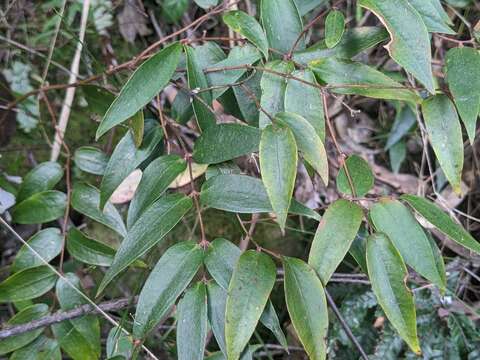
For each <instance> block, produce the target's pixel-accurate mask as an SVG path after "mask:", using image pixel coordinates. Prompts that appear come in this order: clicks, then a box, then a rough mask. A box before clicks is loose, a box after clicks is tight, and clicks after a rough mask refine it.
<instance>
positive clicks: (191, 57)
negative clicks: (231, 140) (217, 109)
mask: <svg viewBox="0 0 480 360" xmlns="http://www.w3.org/2000/svg"><path fill="white" fill-rule="evenodd" d="M185 55H186V58H187V77H188V86H189V88H190V89H191V90H193V91H195V90H197V91H198V90H199V89H205V88H207V87H208V83H207V78H206V76H205V74H204V73H203V69H202V67H201V66H200V64H199V60H198V59H197V56H198V55H197V53H196V51H195V50H194V49H193V48H191V47H189V46H185ZM192 99H193V111H194V113H195V118H196V119H197V124H198V126H199V128H200V129H201V130H205V129H206V128H207V127H209V126H212V125H215V123H216V119H215V115H214V114H213V113H212V112H211V111H210V109H209V108H208V107H211V106H212V94H211V92H210V91H202V92H201V93H197V94H196V95H195V96H193V97H192Z"/></svg>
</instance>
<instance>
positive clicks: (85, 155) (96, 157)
mask: <svg viewBox="0 0 480 360" xmlns="http://www.w3.org/2000/svg"><path fill="white" fill-rule="evenodd" d="M73 161H75V165H77V167H78V168H79V169H80V170H82V171H85V172H87V173H90V174H94V175H103V174H104V172H105V168H106V167H107V164H108V156H107V155H106V154H105V153H104V152H103V151H102V150H100V149H97V148H96V147H93V146H82V147H80V148H78V149H77V150H76V151H75V155H74V156H73Z"/></svg>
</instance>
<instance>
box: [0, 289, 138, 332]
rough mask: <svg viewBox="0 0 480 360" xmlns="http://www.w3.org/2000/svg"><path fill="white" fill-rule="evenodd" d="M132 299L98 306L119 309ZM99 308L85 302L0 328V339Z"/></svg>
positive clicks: (76, 316)
mask: <svg viewBox="0 0 480 360" xmlns="http://www.w3.org/2000/svg"><path fill="white" fill-rule="evenodd" d="M130 301H131V299H130V298H122V299H115V300H110V301H105V302H102V303H100V304H98V308H99V309H100V310H103V311H117V310H121V309H124V308H126V307H128V306H129V304H130ZM136 302H137V298H134V300H133V303H134V304H136ZM98 308H95V307H93V306H92V305H90V304H85V305H82V306H79V307H76V308H74V309H72V310H68V311H61V310H60V311H57V312H56V313H54V314H52V315H48V316H45V317H43V318H41V319H38V320H33V321H30V322H28V323H25V324H20V325H15V326H10V327H7V328H5V329H3V330H0V339H5V338H8V337H10V336H14V335H19V334H23V333H25V332H27V331H32V330H35V329H39V328H42V327H45V326H49V325H52V324H57V323H60V322H62V321H66V320H71V319H75V318H78V317H80V316H84V315H93V314H98V313H100V311H99V309H98Z"/></svg>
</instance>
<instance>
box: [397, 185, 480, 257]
mask: <svg viewBox="0 0 480 360" xmlns="http://www.w3.org/2000/svg"><path fill="white" fill-rule="evenodd" d="M401 199H402V200H405V201H406V202H407V203H408V205H410V206H411V207H412V208H414V209H415V211H417V212H418V213H419V214H420V215H421V216H422V217H423V218H425V219H426V220H427V221H428V222H429V223H430V224H432V225H433V226H435V227H436V228H437V229H438V230H440V231H441V232H442V233H444V234H445V235H447V236H448V237H449V238H450V239H452V240H453V241H455V242H457V243H458V244H460V245H462V246H464V247H466V248H467V249H470V250H472V251H474V252H476V253H477V254H480V243H479V242H478V241H477V240H475V239H474V238H473V236H472V235H470V233H469V232H468V231H467V230H465V229H464V228H463V226H461V225H460V224H458V223H457V222H455V221H454V220H453V219H452V218H451V217H450V216H448V215H447V214H446V213H445V212H443V211H442V210H441V209H440V208H439V207H438V206H437V205H435V204H434V203H432V202H431V201H429V200H427V199H425V198H423V197H420V196H415V195H408V194H405V195H402V196H401Z"/></svg>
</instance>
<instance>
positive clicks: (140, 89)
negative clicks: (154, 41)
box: [96, 42, 182, 140]
mask: <svg viewBox="0 0 480 360" xmlns="http://www.w3.org/2000/svg"><path fill="white" fill-rule="evenodd" d="M181 52H182V46H181V44H180V43H178V42H176V43H173V44H172V45H169V46H167V47H166V48H164V49H163V50H161V51H159V52H158V53H157V54H155V55H154V56H152V57H151V58H150V59H148V60H147V61H145V62H144V63H143V64H142V65H141V66H139V67H138V69H137V70H136V71H135V72H134V73H133V74H132V76H131V77H130V79H128V81H127V83H126V84H125V85H124V87H123V88H122V90H121V91H120V94H119V95H118V96H117V97H116V98H115V100H114V101H113V103H112V105H110V107H109V108H108V110H107V113H106V114H105V116H104V117H103V119H102V122H101V123H100V125H99V126H98V129H97V134H96V138H97V140H98V138H100V137H101V136H102V135H103V134H105V133H106V132H107V131H108V130H110V129H111V128H113V127H114V126H116V125H118V124H120V123H122V122H124V121H125V120H127V119H129V118H130V117H132V116H133V115H135V114H136V113H137V112H138V111H139V110H141V109H142V108H143V107H144V106H145V105H147V104H148V103H149V102H150V100H152V99H153V98H154V97H155V95H157V94H158V93H159V92H160V91H161V90H162V89H163V88H164V87H165V86H166V85H167V84H168V82H169V81H170V79H171V78H172V76H173V73H174V72H175V69H176V68H177V65H178V63H179V61H180V55H181Z"/></svg>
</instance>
